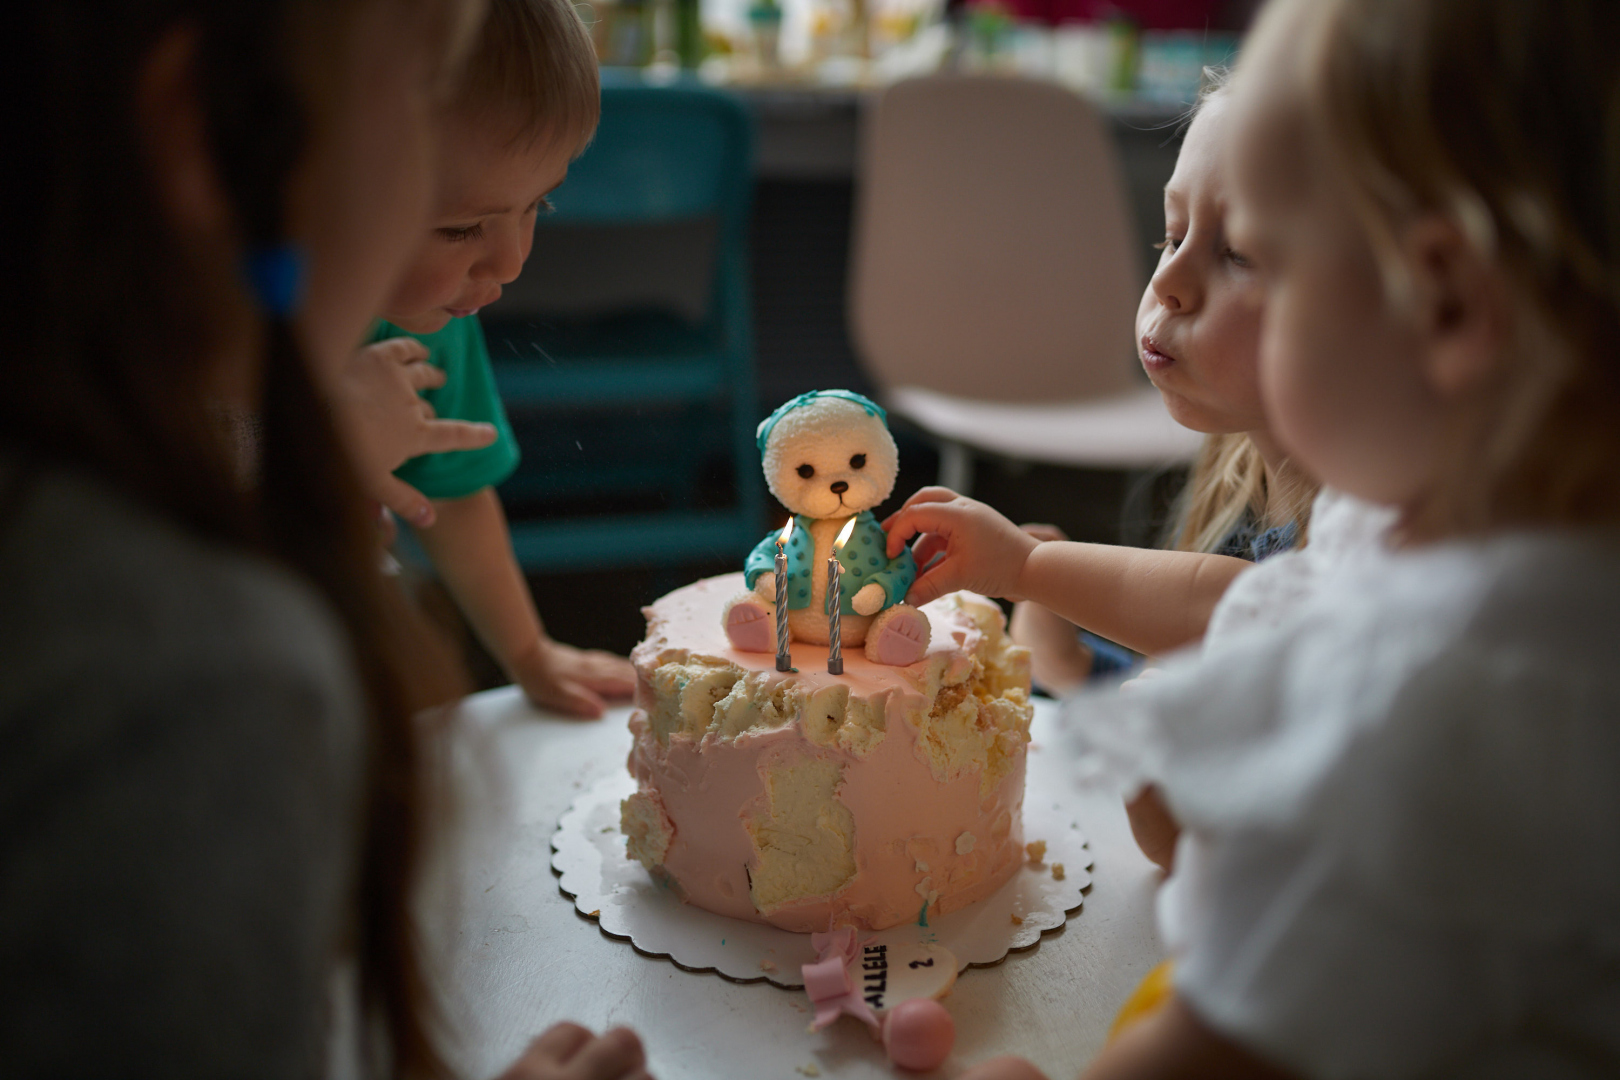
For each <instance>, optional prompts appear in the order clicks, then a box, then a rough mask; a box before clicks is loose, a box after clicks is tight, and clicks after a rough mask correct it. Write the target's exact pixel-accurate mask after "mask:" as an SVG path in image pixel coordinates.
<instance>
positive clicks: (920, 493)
mask: <svg viewBox="0 0 1620 1080" xmlns="http://www.w3.org/2000/svg"><path fill="white" fill-rule="evenodd" d="M960 498H961V496H960V495H958V494H957V493H956V492H954V491H952V490H951V489H950V488H948V487H941V486H939V485H938V484H930V485H929V486H928V487H925V488H918V489H917V490H916V491H915V492H913V493H912V496H911V498H909V499H907V500H906V501H905V503H904V505H903V506H902V509H904V507H905V506H916V505H917V504H918V503H934V502H950V501H951V500H952V499H960Z"/></svg>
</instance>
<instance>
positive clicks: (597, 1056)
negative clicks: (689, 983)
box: [500, 1023, 651, 1080]
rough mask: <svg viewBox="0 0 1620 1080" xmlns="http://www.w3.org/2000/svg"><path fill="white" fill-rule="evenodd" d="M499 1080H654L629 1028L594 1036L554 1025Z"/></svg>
mask: <svg viewBox="0 0 1620 1080" xmlns="http://www.w3.org/2000/svg"><path fill="white" fill-rule="evenodd" d="M500 1080H651V1074H649V1073H648V1072H647V1055H646V1053H645V1052H644V1051H643V1050H642V1049H641V1040H640V1039H639V1038H637V1037H636V1033H635V1032H633V1031H631V1030H630V1029H629V1028H614V1029H613V1030H612V1031H608V1032H604V1033H603V1034H601V1035H592V1034H591V1033H590V1031H589V1030H587V1029H586V1028H582V1027H580V1026H579V1025H578V1024H569V1023H562V1024H554V1025H552V1026H551V1027H549V1028H547V1029H546V1031H545V1033H544V1034H542V1035H541V1036H540V1037H539V1038H538V1039H536V1040H534V1042H532V1043H530V1044H529V1048H528V1049H527V1050H525V1051H524V1052H523V1056H522V1057H520V1058H518V1059H517V1061H515V1062H513V1064H512V1067H511V1068H510V1069H507V1070H506V1071H505V1072H504V1073H502V1074H501V1078H500Z"/></svg>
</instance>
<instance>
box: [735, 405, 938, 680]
mask: <svg viewBox="0 0 1620 1080" xmlns="http://www.w3.org/2000/svg"><path fill="white" fill-rule="evenodd" d="M757 441H758V444H759V451H760V457H761V460H762V463H763V465H764V469H765V482H766V484H767V485H768V486H769V487H770V489H771V494H772V495H775V496H776V498H777V499H778V500H779V501H780V502H781V503H782V505H783V506H786V507H787V508H788V510H790V511H791V512H792V513H793V515H794V517H793V520H792V521H791V522H790V523H789V526H788V527H787V528H786V529H783V530H781V531H779V532H775V531H773V532H772V533H770V534H769V535H768V536H766V537H765V538H764V539H763V540H761V541H760V542H759V544H758V545H757V546H756V547H755V548H754V550H753V552H752V553H750V554H749V556H748V561H747V563H746V565H745V567H744V573H743V580H744V582H745V584H746V585H747V586H748V590H749V591H748V592H745V593H742V594H740V595H738V596H736V597H734V598H733V599H732V600H731V601H730V602H729V603H728V604H727V605H726V608H725V613H724V615H723V616H722V618H723V619H724V623H725V631H726V637H727V639H728V640H729V641H730V642H731V645H732V647H733V648H735V649H738V650H739V651H742V652H772V651H775V652H776V653H777V655H778V656H779V657H783V658H785V657H786V656H787V645H788V642H789V641H802V642H806V643H809V644H815V645H828V646H829V648H830V650H831V651H830V653H829V664H828V670H830V671H833V672H834V673H837V672H839V671H841V655H842V654H841V652H840V651H839V650H840V649H841V647H842V646H844V645H847V646H850V647H852V648H855V647H864V651H865V655H866V658H867V659H868V660H870V661H872V662H873V663H876V664H887V665H891V666H894V665H905V664H914V663H916V662H917V661H918V660H921V659H922V658H923V654H924V653H925V652H926V651H927V649H928V641H929V634H930V631H929V625H928V617H927V616H926V615H924V614H923V613H922V612H921V611H919V610H917V609H916V608H914V607H912V606H911V605H909V604H907V603H905V602H904V601H905V596H906V590H908V589H910V588H911V583H912V582H913V581H914V580H916V577H917V564H916V562H915V561H914V560H913V559H912V557H911V551H910V549H906V550H903V551H901V553H900V554H899V555H898V556H896V557H895V558H893V559H890V558H889V557H888V554H887V552H886V550H885V549H886V546H887V543H888V536H887V535H886V534H885V533H884V531H883V528H882V526H880V525H879V524H878V521H877V518H876V516H875V515H873V513H872V508H873V507H875V506H877V505H878V504H879V503H881V502H882V501H883V500H884V499H886V498H888V497H889V492H891V491H892V490H894V481H895V478H896V477H897V475H898V474H899V470H900V452H899V449H898V448H897V447H896V446H895V444H894V437H893V436H892V435H890V434H889V425H888V416H887V415H886V414H885V413H884V411H883V409H882V407H881V406H879V405H878V404H877V403H876V402H874V401H872V400H870V399H869V398H866V397H863V396H862V395H860V394H857V393H854V392H853V391H850V390H812V391H810V392H809V393H805V394H800V395H799V396H798V397H796V398H793V399H792V400H791V401H788V402H786V403H784V404H783V405H782V406H781V407H780V408H778V409H777V410H776V411H775V412H773V413H771V415H770V416H768V417H766V418H765V420H764V422H762V423H761V424H760V425H759V430H758V433H757ZM841 533H842V534H843V535H840V534H841ZM823 567H825V570H823ZM778 580H780V581H781V582H782V585H783V588H784V590H785V593H786V596H785V598H784V597H782V596H779V595H778V594H777V583H778ZM784 599H785V604H784ZM784 608H785V617H779V616H782V614H783V609H784ZM783 631H785V635H784V634H783ZM785 666H786V665H785V664H784V663H779V664H778V667H779V668H785Z"/></svg>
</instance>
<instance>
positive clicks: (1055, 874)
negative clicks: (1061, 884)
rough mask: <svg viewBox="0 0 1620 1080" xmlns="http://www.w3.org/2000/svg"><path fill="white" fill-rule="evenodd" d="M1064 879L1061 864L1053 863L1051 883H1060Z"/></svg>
mask: <svg viewBox="0 0 1620 1080" xmlns="http://www.w3.org/2000/svg"><path fill="white" fill-rule="evenodd" d="M1064 877H1065V874H1064V871H1063V864H1062V863H1060V862H1055V863H1053V864H1052V880H1053V881H1062V880H1063V878H1064Z"/></svg>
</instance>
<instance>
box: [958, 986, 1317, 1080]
mask: <svg viewBox="0 0 1620 1080" xmlns="http://www.w3.org/2000/svg"><path fill="white" fill-rule="evenodd" d="M971 1076H972V1074H971V1073H970V1074H969V1075H968V1076H964V1077H963V1078H962V1080H970V1077H971ZM1292 1077H1293V1074H1292V1073H1287V1072H1284V1071H1282V1070H1281V1069H1279V1068H1277V1067H1276V1066H1275V1065H1272V1064H1271V1063H1269V1062H1267V1061H1264V1060H1262V1059H1260V1058H1258V1057H1255V1056H1254V1055H1253V1054H1252V1053H1250V1052H1249V1051H1248V1050H1245V1049H1244V1048H1243V1047H1241V1046H1239V1045H1238V1044H1237V1043H1235V1042H1232V1041H1231V1040H1230V1039H1228V1038H1226V1037H1225V1036H1223V1035H1221V1034H1220V1033H1219V1032H1217V1031H1215V1030H1214V1029H1213V1028H1211V1027H1209V1026H1208V1025H1207V1024H1205V1023H1204V1022H1203V1021H1202V1020H1200V1019H1199V1018H1198V1016H1197V1014H1196V1013H1194V1012H1193V1011H1192V1010H1191V1009H1189V1008H1188V1007H1187V1006H1186V1004H1185V1003H1184V1002H1182V1000H1181V999H1180V998H1179V997H1177V996H1176V995H1174V994H1172V995H1170V998H1169V1000H1168V1001H1166V1002H1165V1004H1164V1007H1163V1008H1161V1009H1159V1010H1158V1011H1157V1012H1155V1013H1153V1014H1152V1015H1151V1016H1148V1017H1145V1018H1144V1019H1142V1020H1140V1021H1138V1022H1137V1023H1135V1024H1133V1025H1132V1026H1130V1027H1128V1028H1126V1029H1125V1030H1124V1031H1123V1032H1122V1033H1120V1036H1119V1037H1118V1038H1117V1039H1115V1040H1113V1041H1112V1042H1110V1043H1109V1044H1108V1045H1107V1046H1105V1047H1103V1052H1102V1053H1101V1054H1098V1055H1097V1058H1096V1060H1094V1061H1093V1062H1092V1063H1091V1067H1090V1068H1089V1069H1087V1070H1086V1071H1085V1072H1084V1073H1082V1074H1081V1076H1080V1080H1292Z"/></svg>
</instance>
